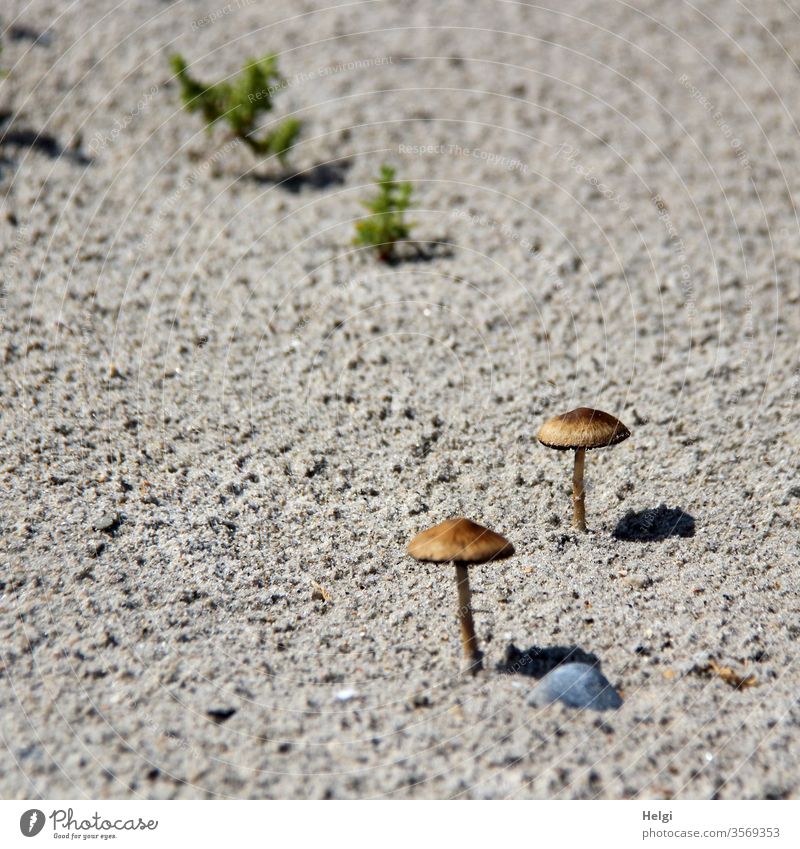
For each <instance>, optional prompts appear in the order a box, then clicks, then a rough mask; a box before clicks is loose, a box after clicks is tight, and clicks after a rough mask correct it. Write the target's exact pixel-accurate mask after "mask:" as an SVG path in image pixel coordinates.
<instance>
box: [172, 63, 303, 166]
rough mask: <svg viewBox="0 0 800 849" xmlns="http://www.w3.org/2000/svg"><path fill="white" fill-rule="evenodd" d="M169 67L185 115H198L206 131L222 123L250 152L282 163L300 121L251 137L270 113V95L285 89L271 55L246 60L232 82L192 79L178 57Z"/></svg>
mask: <svg viewBox="0 0 800 849" xmlns="http://www.w3.org/2000/svg"><path fill="white" fill-rule="evenodd" d="M170 64H171V66H172V70H173V72H174V73H175V76H176V77H177V78H178V82H179V83H180V86H181V99H182V100H183V105H184V107H185V108H186V109H187V110H188V111H189V112H202V114H203V118H205V121H206V124H207V129H208V130H209V131H210V130H211V128H212V127H213V126H214V124H216V123H218V122H219V121H223V120H224V121H226V122H227V124H228V126H229V127H230V129H231V132H232V133H233V135H234V136H235V137H236V138H239V139H241V140H242V141H243V142H244V143H245V144H246V145H247V146H248V147H249V148H250V149H251V150H252V151H253V152H254V153H256V154H258V155H260V156H268V155H270V154H274V155H276V156H277V157H278V158H279V159H280V161H281V162H282V163H283V162H285V159H286V155H287V154H288V152H289V150H290V149H291V147H292V145H293V144H294V143H295V141H296V140H297V136H298V135H299V133H300V127H301V123H300V121H298V120H297V119H295V118H287V119H286V120H285V121H283V122H282V123H281V124H279V125H278V126H277V127H276V128H275V129H274V130H272V132H269V133H267V134H266V135H262V136H261V137H260V138H256V136H255V132H256V129H257V127H256V123H257V120H258V117H259V115H260V114H261V113H262V112H270V111H271V110H272V98H273V95H274V94H275V92H276V91H280V90H281V89H282V88H285V87H286V80H285V79H284V78H283V77H282V76H281V75H280V73H279V72H278V67H277V59H276V57H275V56H272V55H271V56H265V57H264V58H263V59H248V60H247V63H246V64H245V66H244V67H243V68H242V72H241V73H240V74H239V76H238V77H236V79H234V80H232V81H231V82H227V81H223V82H220V83H211V84H208V83H202V82H200V81H199V80H197V79H196V78H195V77H193V76H192V75H191V74H190V73H189V69H188V65H187V64H186V60H185V59H184V58H183V56H181V55H179V54H176V55H174V56H172V57H171V58H170Z"/></svg>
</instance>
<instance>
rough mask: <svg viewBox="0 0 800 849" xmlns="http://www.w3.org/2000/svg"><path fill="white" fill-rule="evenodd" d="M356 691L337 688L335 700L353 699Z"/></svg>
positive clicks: (347, 700) (345, 700) (346, 700)
mask: <svg viewBox="0 0 800 849" xmlns="http://www.w3.org/2000/svg"><path fill="white" fill-rule="evenodd" d="M357 696H358V693H357V692H356V691H355V690H339V692H338V693H337V694H336V701H337V702H349V701H352V700H353V699H355V698H356V697H357Z"/></svg>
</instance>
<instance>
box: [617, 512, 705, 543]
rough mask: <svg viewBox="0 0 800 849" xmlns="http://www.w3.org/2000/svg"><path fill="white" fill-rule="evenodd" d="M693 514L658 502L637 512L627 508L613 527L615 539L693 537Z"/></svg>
mask: <svg viewBox="0 0 800 849" xmlns="http://www.w3.org/2000/svg"><path fill="white" fill-rule="evenodd" d="M694 527H695V523H694V516H691V515H690V514H689V513H687V512H686V511H685V510H681V509H680V507H667V505H666V504H660V505H659V506H658V507H651V508H650V509H648V510H639V511H638V512H636V511H633V510H629V511H628V512H627V513H626V514H625V515H624V516H623V517H622V518H621V519H620V520H619V522H617V526H616V528H614V534H613V535H614V537H615V538H616V539H621V540H626V541H629V542H659V541H662V540H665V539H669V537H693V536H694Z"/></svg>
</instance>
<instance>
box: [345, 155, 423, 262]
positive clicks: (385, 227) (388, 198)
mask: <svg viewBox="0 0 800 849" xmlns="http://www.w3.org/2000/svg"><path fill="white" fill-rule="evenodd" d="M375 182H376V184H377V186H378V192H377V194H376V195H375V196H374V197H372V198H370V199H369V200H364V201H361V203H362V205H363V206H365V207H366V208H367V209H368V210H369V212H370V215H368V216H367V217H366V218H363V219H361V220H360V221H357V222H356V236H355V239H354V240H353V244H355V245H366V246H367V247H371V248H374V249H375V250H376V251H377V254H378V258H379V259H380V260H382V261H384V262H388V261H389V260H391V259H393V258H394V256H395V248H396V244H397V242H399V241H403V240H405V239H408V237H409V235H410V232H411V227H412V226H413V224H412V223H411V222H407V221H406V220H405V213H406V210H407V209H408V208H409V207H410V206H411V192H412V186H411V183H401V182H398V181H397V180H395V169H394V168H392V167H391V166H389V165H383V166H381V174H380V177H378V179H377V180H376V181H375Z"/></svg>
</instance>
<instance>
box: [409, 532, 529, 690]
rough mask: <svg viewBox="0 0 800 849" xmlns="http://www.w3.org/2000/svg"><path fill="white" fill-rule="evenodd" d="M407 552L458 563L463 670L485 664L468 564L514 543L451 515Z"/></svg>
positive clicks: (509, 550) (503, 553) (504, 552)
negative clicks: (473, 604) (472, 605)
mask: <svg viewBox="0 0 800 849" xmlns="http://www.w3.org/2000/svg"><path fill="white" fill-rule="evenodd" d="M408 553H409V554H410V555H411V556H412V557H413V558H414V559H416V560H429V561H432V562H434V563H452V564H453V565H454V566H455V569H456V586H457V587H458V618H459V622H460V624H461V646H462V648H463V650H464V662H465V667H464V671H465V672H472V674H473V675H474V674H476V673H477V672H478V671H479V670H480V669H481V668H482V666H483V663H482V661H483V653H482V652H481V650H480V649H479V648H478V639H477V637H476V636H475V623H474V622H473V621H472V607H471V593H470V589H469V572H468V570H467V565H468V564H469V563H485V562H486V561H487V560H498V559H500V558H502V557H508V556H509V555H511V554H513V553H514V546H513V545H511V543H510V542H509V541H508V540H507V539H506V538H505V537H504V536H501V535H500V534H496V533H495V532H494V531H490V530H489V529H488V528H484V527H483V525H479V524H477V523H476V522H471V521H470V520H469V519H462V518H459V519H448V520H447V521H446V522H442V523H441V524H438V525H435V526H434V527H432V528H428V530H427V531H423V532H422V533H421V534H417V536H415V537H414V539H412V540H411V542H410V543H409V544H408Z"/></svg>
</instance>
